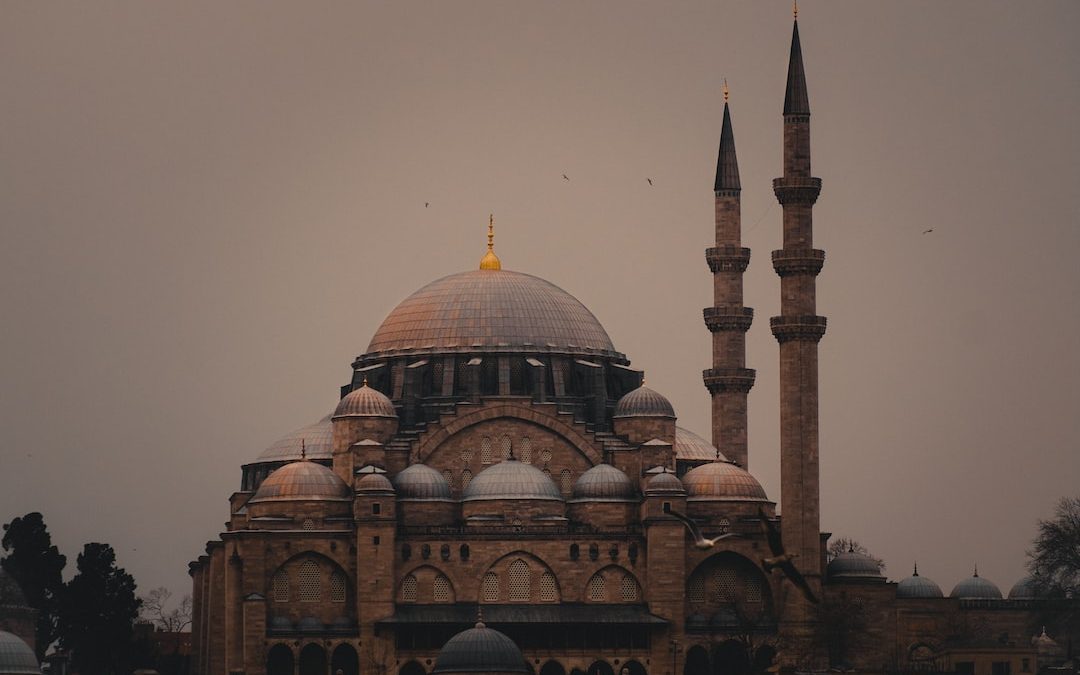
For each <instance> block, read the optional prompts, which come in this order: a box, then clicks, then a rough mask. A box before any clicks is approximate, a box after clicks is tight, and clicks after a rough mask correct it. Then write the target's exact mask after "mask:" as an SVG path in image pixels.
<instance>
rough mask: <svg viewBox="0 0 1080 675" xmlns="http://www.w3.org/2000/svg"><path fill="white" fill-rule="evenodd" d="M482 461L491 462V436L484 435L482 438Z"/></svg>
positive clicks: (482, 462)
mask: <svg viewBox="0 0 1080 675" xmlns="http://www.w3.org/2000/svg"><path fill="white" fill-rule="evenodd" d="M480 463H481V464H491V437H490V436H484V437H483V438H481V439H480Z"/></svg>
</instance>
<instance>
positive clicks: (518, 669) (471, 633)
mask: <svg viewBox="0 0 1080 675" xmlns="http://www.w3.org/2000/svg"><path fill="white" fill-rule="evenodd" d="M431 672H432V675H434V674H435V673H528V672H529V669H528V668H527V667H526V666H525V657H524V656H523V655H522V653H521V650H520V649H518V646H517V645H516V644H514V641H513V640H511V639H510V638H508V637H507V636H506V635H504V634H502V633H500V632H499V631H497V630H495V629H493V628H488V627H487V626H485V625H484V624H483V622H477V624H476V627H475V628H470V629H468V630H465V631H462V632H460V633H458V634H457V635H455V636H454V637H452V638H450V639H449V640H447V642H446V644H445V645H443V648H442V649H440V650H439V655H438V656H437V657H435V667H434V668H433V669H432V671H431Z"/></svg>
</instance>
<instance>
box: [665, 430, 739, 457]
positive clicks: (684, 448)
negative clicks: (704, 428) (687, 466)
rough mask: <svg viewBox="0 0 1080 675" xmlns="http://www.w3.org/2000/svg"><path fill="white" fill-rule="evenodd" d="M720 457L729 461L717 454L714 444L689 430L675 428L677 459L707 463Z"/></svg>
mask: <svg viewBox="0 0 1080 675" xmlns="http://www.w3.org/2000/svg"><path fill="white" fill-rule="evenodd" d="M717 457H719V458H720V459H727V458H726V457H724V456H723V455H722V454H720V453H719V452H717V450H716V448H715V447H713V444H712V443H710V442H708V441H707V440H705V439H704V438H702V437H701V436H698V435H697V434H695V433H694V432H693V431H690V430H689V429H683V428H682V427H678V426H677V427H675V459H680V460H683V461H690V462H693V461H702V460H703V461H707V462H711V461H713V460H714V459H716V458H717Z"/></svg>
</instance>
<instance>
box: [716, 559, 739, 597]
mask: <svg viewBox="0 0 1080 675" xmlns="http://www.w3.org/2000/svg"><path fill="white" fill-rule="evenodd" d="M737 582H738V579H737V577H736V575H735V570H733V569H731V568H730V567H721V568H720V569H718V570H716V572H714V573H713V583H714V584H715V585H716V599H717V601H718V602H732V601H734V600H735V589H736V584H737Z"/></svg>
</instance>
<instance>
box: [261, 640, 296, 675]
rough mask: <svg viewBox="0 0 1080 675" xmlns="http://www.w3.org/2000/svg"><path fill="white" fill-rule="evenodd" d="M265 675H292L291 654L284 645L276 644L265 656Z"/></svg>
mask: <svg viewBox="0 0 1080 675" xmlns="http://www.w3.org/2000/svg"><path fill="white" fill-rule="evenodd" d="M266 675H293V653H292V650H291V649H289V648H288V647H287V646H286V645H283V644H276V645H274V646H273V647H271V648H270V651H269V652H267V654H266Z"/></svg>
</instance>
